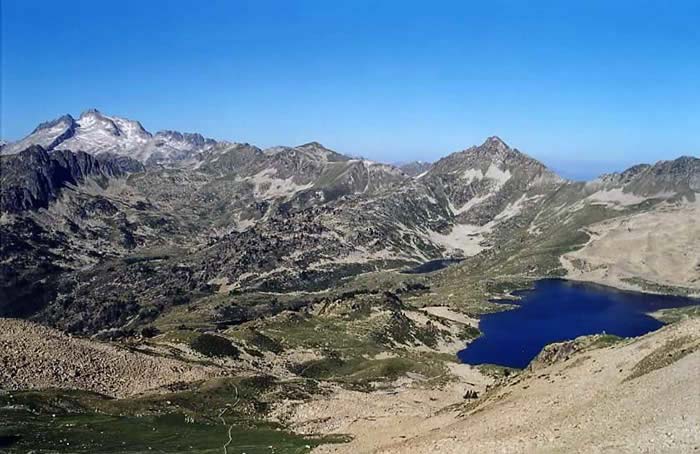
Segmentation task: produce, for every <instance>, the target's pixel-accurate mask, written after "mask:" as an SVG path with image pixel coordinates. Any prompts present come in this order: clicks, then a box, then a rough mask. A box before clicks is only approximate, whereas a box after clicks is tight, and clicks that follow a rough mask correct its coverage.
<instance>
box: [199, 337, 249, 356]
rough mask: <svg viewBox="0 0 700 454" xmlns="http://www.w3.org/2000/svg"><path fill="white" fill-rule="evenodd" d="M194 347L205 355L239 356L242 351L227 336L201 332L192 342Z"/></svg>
mask: <svg viewBox="0 0 700 454" xmlns="http://www.w3.org/2000/svg"><path fill="white" fill-rule="evenodd" d="M190 346H191V347H192V349H193V350H194V351H196V352H199V353H201V354H203V355H205V356H211V357H224V356H228V357H231V358H238V357H239V356H240V351H239V350H238V348H237V347H236V346H235V345H233V343H231V341H230V340H229V339H226V338H225V337H221V336H216V335H213V334H200V335H199V336H197V337H196V338H195V339H194V340H193V341H192V343H191V344H190Z"/></svg>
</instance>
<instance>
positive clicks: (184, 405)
mask: <svg viewBox="0 0 700 454" xmlns="http://www.w3.org/2000/svg"><path fill="white" fill-rule="evenodd" d="M314 386H315V385H313V384H309V383H306V382H293V383H279V382H277V381H276V380H275V379H274V378H272V377H267V376H258V377H248V378H236V379H219V380H215V381H212V382H206V383H202V384H201V385H198V386H195V387H193V388H191V389H187V390H183V391H178V392H173V393H168V394H163V395H152V396H144V397H137V398H131V399H109V398H106V397H104V396H101V395H99V394H94V393H88V392H82V391H63V390H46V391H22V392H14V393H5V394H0V421H7V422H8V423H6V424H3V425H2V426H0V448H3V449H4V450H3V451H2V452H8V453H25V452H28V451H30V450H31V451H33V452H37V453H42V452H47V453H48V452H57V451H58V452H71V453H91V452H104V453H117V452H118V453H142V452H147V451H150V450H153V451H154V452H165V453H184V452H203V453H209V452H211V453H214V452H217V453H219V452H221V450H222V446H223V444H224V443H225V442H226V440H227V439H228V437H227V431H228V425H229V424H232V425H233V428H232V431H231V433H232V438H233V442H232V443H231V444H230V445H229V451H228V452H247V453H270V452H278V453H302V452H308V451H309V448H308V447H307V446H310V447H314V446H317V445H319V444H320V443H333V442H341V441H345V440H344V439H343V438H342V437H314V436H298V435H295V434H293V433H291V432H289V431H286V430H285V429H284V427H282V426H280V425H277V424H272V423H268V422H265V421H264V420H263V418H262V417H263V416H264V414H265V413H266V411H267V410H268V406H267V403H266V402H267V399H269V400H275V399H279V398H282V397H291V398H304V397H305V396H306V397H308V396H309V394H308V393H309V391H314V390H315V388H314ZM224 409H226V412H225V413H224V415H223V416H224V418H225V421H226V425H224V423H223V422H222V421H221V419H220V418H219V415H220V414H221V412H222V410H224ZM270 446H272V450H271V449H270Z"/></svg>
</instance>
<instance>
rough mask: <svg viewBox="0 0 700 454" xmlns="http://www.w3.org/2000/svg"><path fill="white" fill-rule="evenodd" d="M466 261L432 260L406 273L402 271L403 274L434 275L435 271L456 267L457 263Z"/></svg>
mask: <svg viewBox="0 0 700 454" xmlns="http://www.w3.org/2000/svg"><path fill="white" fill-rule="evenodd" d="M462 260H464V259H437V260H430V261H428V262H425V263H421V264H420V265H418V266H416V267H414V268H410V269H408V270H406V271H402V273H403V274H425V273H432V272H433V271H437V270H441V269H443V268H447V267H448V266H450V265H454V264H455V263H459V262H461V261H462Z"/></svg>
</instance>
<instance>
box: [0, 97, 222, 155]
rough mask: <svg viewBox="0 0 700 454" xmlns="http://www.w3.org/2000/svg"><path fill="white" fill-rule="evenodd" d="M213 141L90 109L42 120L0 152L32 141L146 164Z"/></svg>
mask: <svg viewBox="0 0 700 454" xmlns="http://www.w3.org/2000/svg"><path fill="white" fill-rule="evenodd" d="M216 144H217V142H216V141H214V140H212V139H205V138H204V137H202V136H201V135H199V134H188V133H179V132H175V131H160V132H158V133H156V134H155V135H153V134H151V133H150V132H148V131H146V129H144V127H143V126H142V125H141V123H139V122H138V121H134V120H129V119H126V118H121V117H116V116H108V115H105V114H103V113H101V112H99V111H98V110H96V109H89V110H87V111H85V112H83V113H82V114H81V115H80V117H79V118H78V119H77V120H76V119H74V118H73V117H72V116H70V115H63V116H62V117H59V118H57V119H55V120H53V121H49V122H46V123H41V124H40V125H39V126H37V128H36V129H34V131H32V132H31V134H29V135H28V136H27V137H25V138H23V139H21V140H19V141H17V142H14V143H10V144H8V145H6V146H5V147H3V148H2V153H3V154H14V153H19V152H20V151H22V150H24V149H26V148H28V147H30V146H32V145H39V146H41V147H42V148H44V149H45V150H47V151H51V150H54V149H65V150H72V151H85V152H87V153H90V154H98V153H103V152H109V153H113V154H117V155H122V156H127V157H130V158H133V159H136V160H138V161H141V162H143V163H146V164H164V163H165V164H167V163H173V162H177V161H181V160H184V159H187V158H190V157H192V156H193V155H195V154H197V153H201V152H202V151H204V150H207V149H209V148H212V147H213V146H215V145H216Z"/></svg>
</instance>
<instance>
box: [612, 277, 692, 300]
mask: <svg viewBox="0 0 700 454" xmlns="http://www.w3.org/2000/svg"><path fill="white" fill-rule="evenodd" d="M620 280H621V281H623V282H627V283H628V284H632V285H634V286H635V287H639V288H640V289H642V290H643V291H645V292H651V293H661V294H664V295H678V296H692V295H696V294H697V292H698V291H697V289H693V288H687V287H678V286H674V285H663V284H658V283H656V282H651V281H648V280H646V279H642V278H640V277H625V278H622V279H620Z"/></svg>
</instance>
